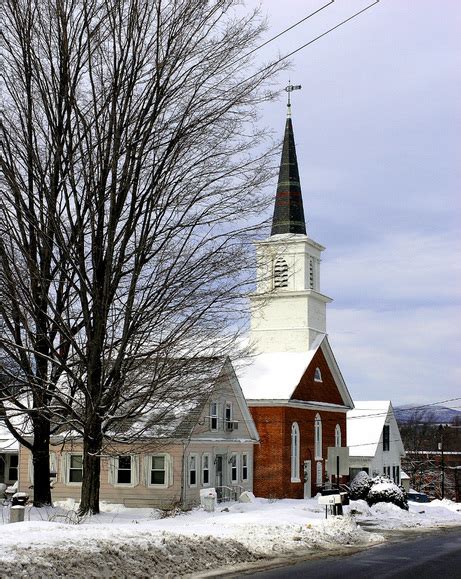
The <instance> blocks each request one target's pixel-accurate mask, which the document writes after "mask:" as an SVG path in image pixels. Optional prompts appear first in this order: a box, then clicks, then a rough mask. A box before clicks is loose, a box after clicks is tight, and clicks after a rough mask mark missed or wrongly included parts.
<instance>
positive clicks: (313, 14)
mask: <svg viewBox="0 0 461 579" xmlns="http://www.w3.org/2000/svg"><path fill="white" fill-rule="evenodd" d="M334 1H335V0H330V2H328V4H324V5H323V6H321V7H320V8H319V9H318V10H315V11H314V12H311V13H310V14H308V15H307V16H304V18H301V20H298V21H297V22H295V23H294V24H292V25H291V26H289V27H288V28H285V30H282V32H279V33H278V34H276V35H275V36H273V37H272V38H269V40H266V41H265V42H263V43H262V44H260V45H259V46H256V48H253V49H252V50H250V51H249V52H247V53H245V54H244V55H243V56H240V57H239V58H237V59H236V60H234V61H233V62H231V63H230V64H228V65H227V66H226V67H225V68H227V67H228V66H233V65H234V64H236V63H237V62H240V61H241V60H243V59H245V58H247V57H248V56H250V54H253V53H254V52H256V51H257V50H260V49H261V48H263V47H264V46H267V45H268V44H270V43H271V42H273V41H274V40H277V38H280V37H281V36H283V35H284V34H286V33H287V32H289V31H290V30H293V28H296V26H299V25H300V24H302V23H303V22H305V21H306V20H308V19H309V18H311V17H312V16H315V14H318V13H319V12H321V11H322V10H324V9H325V8H328V6H331V4H333V3H334Z"/></svg>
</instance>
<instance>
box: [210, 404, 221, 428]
mask: <svg viewBox="0 0 461 579" xmlns="http://www.w3.org/2000/svg"><path fill="white" fill-rule="evenodd" d="M213 405H216V414H214V413H213ZM213 418H215V419H216V428H213V426H212V424H213ZM210 430H211V431H212V432H217V431H218V430H219V404H218V401H217V400H212V401H211V402H210Z"/></svg>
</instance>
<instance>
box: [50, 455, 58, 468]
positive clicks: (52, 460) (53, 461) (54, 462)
mask: <svg viewBox="0 0 461 579" xmlns="http://www.w3.org/2000/svg"><path fill="white" fill-rule="evenodd" d="M51 472H55V473H57V472H58V458H57V456H56V453H55V452H50V473H51Z"/></svg>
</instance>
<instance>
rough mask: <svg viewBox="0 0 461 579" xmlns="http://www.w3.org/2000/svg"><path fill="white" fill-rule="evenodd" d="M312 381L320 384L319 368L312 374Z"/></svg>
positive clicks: (320, 374)
mask: <svg viewBox="0 0 461 579" xmlns="http://www.w3.org/2000/svg"><path fill="white" fill-rule="evenodd" d="M314 380H315V381H316V382H321V381H322V373H321V372H320V368H316V369H315V372H314Z"/></svg>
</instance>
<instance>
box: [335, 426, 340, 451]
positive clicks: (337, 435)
mask: <svg viewBox="0 0 461 579" xmlns="http://www.w3.org/2000/svg"><path fill="white" fill-rule="evenodd" d="M335 446H336V448H338V447H340V446H341V426H339V424H337V425H336V428H335Z"/></svg>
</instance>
